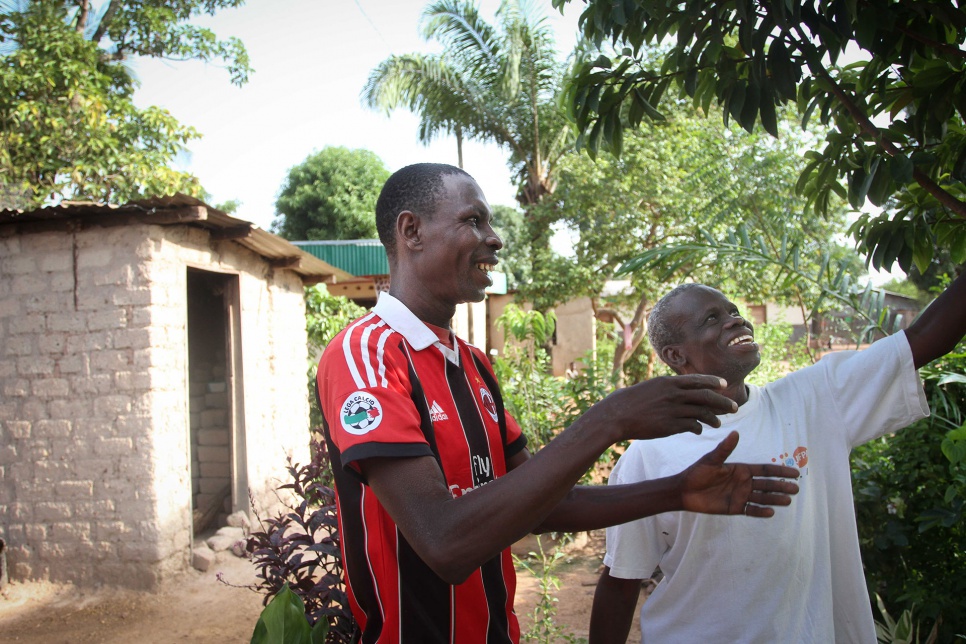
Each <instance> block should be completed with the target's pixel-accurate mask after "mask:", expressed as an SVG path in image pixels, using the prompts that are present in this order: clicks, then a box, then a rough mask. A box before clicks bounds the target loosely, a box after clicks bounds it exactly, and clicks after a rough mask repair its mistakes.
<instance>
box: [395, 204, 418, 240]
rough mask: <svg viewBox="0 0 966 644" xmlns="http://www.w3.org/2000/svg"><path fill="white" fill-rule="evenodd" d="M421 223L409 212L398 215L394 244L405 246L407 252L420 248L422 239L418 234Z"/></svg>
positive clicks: (404, 211) (405, 211)
mask: <svg viewBox="0 0 966 644" xmlns="http://www.w3.org/2000/svg"><path fill="white" fill-rule="evenodd" d="M421 223H422V222H421V220H420V218H419V215H416V214H415V213H413V212H411V211H409V210H403V211H402V212H401V213H399V216H398V217H396V242H397V243H403V244H405V245H406V247H407V248H408V249H409V250H417V249H419V248H421V247H422V239H421V238H420V234H419V233H420V224H421Z"/></svg>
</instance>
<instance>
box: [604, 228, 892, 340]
mask: <svg viewBox="0 0 966 644" xmlns="http://www.w3.org/2000/svg"><path fill="white" fill-rule="evenodd" d="M699 235H700V239H699V240H697V241H691V242H685V243H681V244H668V245H664V246H658V247H656V248H653V249H651V250H648V251H645V252H644V253H641V254H640V255H638V256H636V257H634V258H632V259H629V260H628V261H626V262H624V263H623V264H622V265H621V266H620V267H619V268H618V270H617V275H625V274H628V273H634V272H640V271H648V270H657V271H660V274H659V279H661V280H668V279H669V278H670V277H671V276H673V275H674V274H676V273H678V272H679V271H681V270H683V269H688V270H693V268H694V267H695V266H697V265H700V264H702V263H712V262H718V263H720V262H723V261H728V262H730V263H735V264H737V263H744V264H749V263H750V264H758V265H761V266H763V267H764V266H770V267H772V268H774V269H775V270H776V273H775V277H774V281H773V286H774V287H775V288H776V289H777V290H788V289H795V290H797V291H799V292H801V291H802V288H801V286H802V285H803V284H811V285H813V286H814V287H815V288H816V289H817V291H818V295H817V297H816V298H815V299H814V303H813V304H812V305H811V313H810V314H809V317H810V318H814V317H816V316H817V315H818V314H819V313H820V312H822V311H823V310H828V308H830V307H829V306H825V307H824V308H823V305H826V304H830V303H835V304H838V305H841V306H845V307H848V308H850V309H852V310H854V311H855V312H856V313H857V314H858V315H860V316H861V317H862V318H863V319H865V321H866V322H867V324H866V326H865V328H863V329H862V332H861V334H860V335H861V338H865V337H867V336H868V335H870V334H871V333H873V332H875V331H879V332H881V333H890V332H894V331H895V330H896V329H897V328H898V325H899V323H900V322H901V317H900V316H898V315H897V316H896V318H895V320H894V321H893V324H892V325H891V328H890V329H886V328H885V325H886V321H887V319H888V315H889V309H888V308H887V307H886V306H885V291H883V290H881V289H877V288H875V287H873V286H872V283H871V282H866V284H865V286H864V287H861V286H859V280H858V278H857V277H856V276H855V275H853V274H852V273H851V271H850V265H849V262H848V260H847V259H845V258H843V259H835V258H833V257H832V255H831V254H830V253H829V251H828V250H827V249H826V250H823V251H822V255H821V260H820V262H819V268H818V270H817V271H814V272H812V270H806V262H805V261H803V254H804V253H805V252H808V251H805V250H803V246H802V243H801V242H797V241H796V242H792V241H790V240H789V239H788V236H787V235H784V236H783V237H782V240H781V245H780V247H779V248H777V249H774V250H773V249H772V248H770V247H769V244H768V242H767V240H766V238H765V236H764V235H761V234H754V233H751V232H749V230H748V228H747V227H746V226H745V225H743V224H741V225H739V226H738V227H737V228H735V230H733V231H731V232H729V233H728V236H727V237H726V238H725V239H724V240H723V241H721V240H717V239H715V238H714V237H713V236H712V235H711V234H710V233H709V232H707V231H706V230H704V229H699ZM809 265H810V263H809Z"/></svg>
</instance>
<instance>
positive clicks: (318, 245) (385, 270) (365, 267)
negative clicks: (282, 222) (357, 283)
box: [292, 239, 389, 276]
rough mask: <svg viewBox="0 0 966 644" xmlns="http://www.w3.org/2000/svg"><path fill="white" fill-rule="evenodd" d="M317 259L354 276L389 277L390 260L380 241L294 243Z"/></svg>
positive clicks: (354, 240) (356, 240)
mask: <svg viewBox="0 0 966 644" xmlns="http://www.w3.org/2000/svg"><path fill="white" fill-rule="evenodd" d="M292 243H293V244H295V245H296V246H298V247H299V248H301V249H302V250H304V251H306V252H308V253H311V254H312V255H314V256H315V257H318V258H319V259H321V260H323V261H325V262H328V263H329V264H332V265H333V266H338V267H339V268H341V269H342V270H344V271H346V272H347V273H352V274H353V275H359V276H363V275H367V276H368V275H388V274H389V259H388V258H387V257H386V249H385V247H383V245H382V243H381V242H380V241H379V240H378V239H351V240H339V241H314V240H313V241H297V242H292Z"/></svg>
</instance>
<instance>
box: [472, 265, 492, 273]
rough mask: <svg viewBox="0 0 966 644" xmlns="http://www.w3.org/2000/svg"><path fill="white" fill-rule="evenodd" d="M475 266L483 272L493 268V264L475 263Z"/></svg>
mask: <svg viewBox="0 0 966 644" xmlns="http://www.w3.org/2000/svg"><path fill="white" fill-rule="evenodd" d="M476 267H477V268H478V269H480V270H481V271H483V272H484V273H489V272H490V271H492V270H493V264H477V265H476Z"/></svg>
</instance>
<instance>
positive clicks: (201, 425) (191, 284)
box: [187, 268, 248, 535]
mask: <svg viewBox="0 0 966 644" xmlns="http://www.w3.org/2000/svg"><path fill="white" fill-rule="evenodd" d="M187 277H188V279H187V284H188V388H189V389H188V391H189V398H188V412H189V418H190V432H189V434H190V435H189V445H190V470H191V511H192V512H191V514H192V523H193V533H194V535H199V534H202V533H205V532H210V531H212V530H216V529H217V528H220V527H222V526H224V525H226V523H227V518H228V515H229V514H231V513H232V512H235V511H237V510H239V509H246V508H247V503H248V497H247V490H248V481H247V480H246V476H245V473H246V467H245V440H244V438H245V428H244V417H245V415H244V400H243V396H242V392H243V387H242V382H243V381H242V373H241V364H242V361H241V325H240V323H239V317H238V313H239V308H240V307H239V302H238V291H239V289H238V276H237V275H226V274H223V273H213V272H210V271H203V270H199V269H193V268H189V269H188V276H187Z"/></svg>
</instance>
